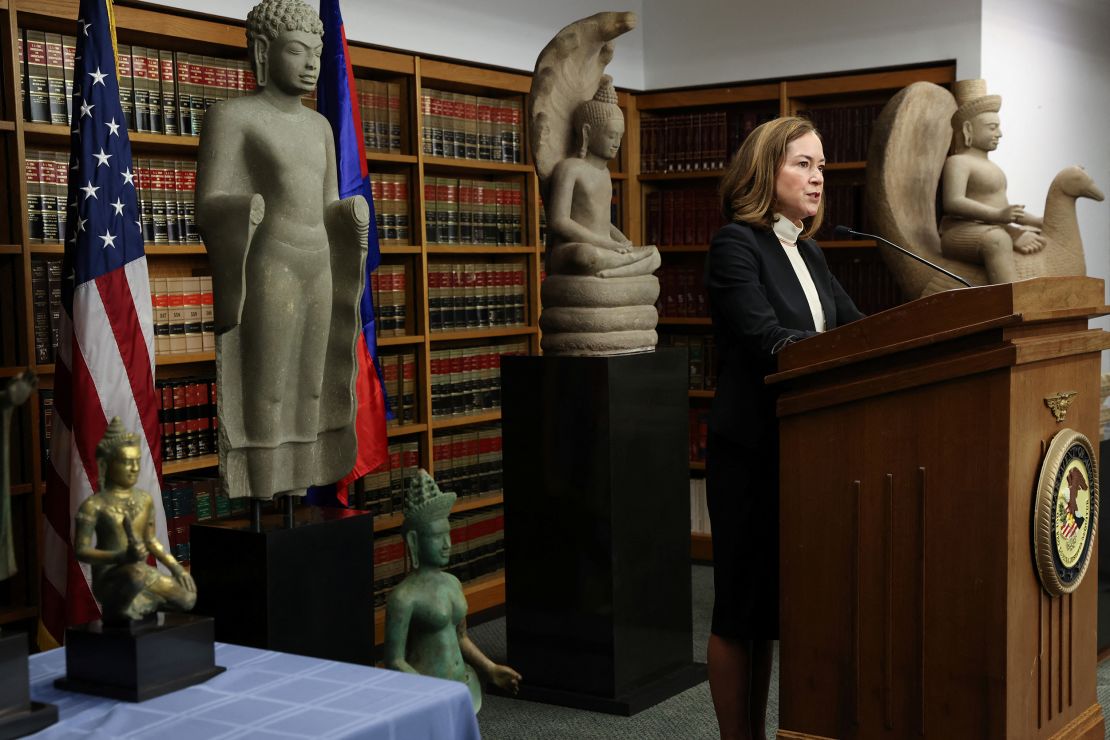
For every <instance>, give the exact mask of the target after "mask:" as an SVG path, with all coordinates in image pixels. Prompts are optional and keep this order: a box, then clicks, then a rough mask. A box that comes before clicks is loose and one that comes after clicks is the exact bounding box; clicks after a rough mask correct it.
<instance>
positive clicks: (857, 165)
mask: <svg viewBox="0 0 1110 740" xmlns="http://www.w3.org/2000/svg"><path fill="white" fill-rule="evenodd" d="M825 169H826V170H865V169H867V162H825Z"/></svg>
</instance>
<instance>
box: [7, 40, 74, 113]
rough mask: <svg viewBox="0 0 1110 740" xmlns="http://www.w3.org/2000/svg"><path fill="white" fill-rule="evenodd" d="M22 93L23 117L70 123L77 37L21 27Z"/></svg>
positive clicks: (19, 56)
mask: <svg viewBox="0 0 1110 740" xmlns="http://www.w3.org/2000/svg"><path fill="white" fill-rule="evenodd" d="M16 43H17V46H18V59H19V93H20V101H21V103H20V104H21V105H22V107H23V118H24V119H25V120H28V121H34V122H38V123H55V124H61V125H63V126H65V125H68V124H69V121H70V116H71V114H72V113H73V98H72V96H71V95H70V94H69V91H70V89H71V88H72V87H73V65H74V59H75V58H76V56H77V38H76V37H75V36H69V35H65V34H58V33H46V32H45V31H35V30H29V29H23V28H21V29H19V35H18V37H17V39H16Z"/></svg>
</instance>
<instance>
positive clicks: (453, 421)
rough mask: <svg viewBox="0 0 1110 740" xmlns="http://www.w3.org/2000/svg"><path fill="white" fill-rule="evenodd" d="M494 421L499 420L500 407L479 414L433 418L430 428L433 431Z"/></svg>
mask: <svg viewBox="0 0 1110 740" xmlns="http://www.w3.org/2000/svg"><path fill="white" fill-rule="evenodd" d="M494 421H501V410H500V409H498V410H497V411H486V412H483V413H481V414H468V415H466V416H452V417H451V418H449V419H433V420H432V429H433V430H435V431H438V430H440V429H454V428H455V427H464V426H467V425H470V424H488V423H490V422H494Z"/></svg>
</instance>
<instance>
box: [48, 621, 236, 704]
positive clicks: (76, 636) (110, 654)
mask: <svg viewBox="0 0 1110 740" xmlns="http://www.w3.org/2000/svg"><path fill="white" fill-rule="evenodd" d="M65 651H66V675H65V678H59V679H57V680H56V681H54V686H56V687H57V688H59V689H62V690H63V691H78V692H80V693H82V694H93V695H95V696H106V697H108V698H110V699H119V700H122V701H146V700H147V699H153V698H154V697H156V696H162V695H163V694H168V693H170V692H172V691H177V690H179V689H183V688H185V687H187V686H192V685H194V684H198V683H204V682H205V681H207V680H208V679H210V678H212V677H213V676H215V675H218V674H220V673H223V671H224V668H222V667H221V666H218V665H216V646H215V642H214V637H213V623H212V620H211V619H209V618H207V617H200V616H196V615H194V614H178V613H173V612H159V613H158V614H157V615H156V616H155V617H153V618H149V619H144V620H141V621H136V622H132V623H131V624H130V625H127V626H121V627H107V626H105V625H104V624H103V623H102V622H101V621H100V620H97V621H95V622H87V623H85V624H82V625H79V626H77V627H70V628H69V629H67V630H66V645H65Z"/></svg>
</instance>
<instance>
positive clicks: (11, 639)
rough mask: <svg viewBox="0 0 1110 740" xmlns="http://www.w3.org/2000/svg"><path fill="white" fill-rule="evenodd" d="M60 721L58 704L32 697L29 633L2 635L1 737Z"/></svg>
mask: <svg viewBox="0 0 1110 740" xmlns="http://www.w3.org/2000/svg"><path fill="white" fill-rule="evenodd" d="M57 721H58V708H57V707H55V706H54V705H53V704H43V703H41V702H37V701H31V686H30V682H29V677H28V673H27V635H25V634H23V633H22V632H15V633H7V634H5V635H2V636H0V740H8V738H13V737H23V736H24V735H30V734H31V733H33V732H38V731H39V730H42V729H44V728H46V727H49V726H50V725H52V724H54V723H55V722H57Z"/></svg>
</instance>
